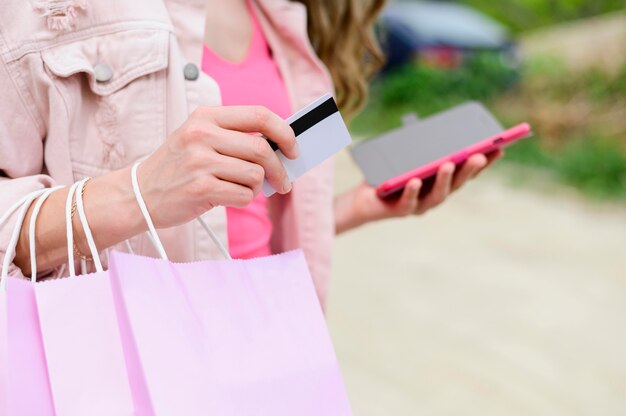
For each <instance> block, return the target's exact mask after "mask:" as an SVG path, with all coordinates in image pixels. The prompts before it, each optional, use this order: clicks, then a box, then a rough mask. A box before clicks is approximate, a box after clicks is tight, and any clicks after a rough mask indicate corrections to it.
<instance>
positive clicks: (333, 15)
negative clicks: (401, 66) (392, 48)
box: [297, 0, 386, 118]
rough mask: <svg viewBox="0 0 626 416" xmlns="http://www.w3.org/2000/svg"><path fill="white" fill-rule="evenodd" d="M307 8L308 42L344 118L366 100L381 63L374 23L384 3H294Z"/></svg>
mask: <svg viewBox="0 0 626 416" xmlns="http://www.w3.org/2000/svg"><path fill="white" fill-rule="evenodd" d="M297 1H299V2H301V3H303V4H304V5H306V7H307V11H308V31H309V37H310V39H311V43H312V44H313V47H314V48H315V51H316V52H317V54H318V56H319V57H320V59H321V60H322V61H323V62H324V63H325V64H326V66H327V67H328V69H329V70H330V73H331V75H332V78H333V82H334V84H335V89H336V94H337V103H338V105H339V107H340V108H341V110H342V112H343V113H344V116H346V117H348V118H349V117H351V116H353V115H355V114H356V113H357V112H358V111H359V110H360V109H361V108H362V107H363V105H364V104H365V102H366V101H367V95H368V92H369V81H370V78H371V77H372V76H373V75H374V74H375V73H376V71H377V70H378V69H380V67H381V66H382V64H383V63H384V56H383V53H382V51H381V49H380V45H379V44H378V41H377V39H376V36H375V34H374V24H375V22H376V19H377V17H378V14H379V13H380V10H381V9H382V8H383V6H384V5H385V3H386V0H297Z"/></svg>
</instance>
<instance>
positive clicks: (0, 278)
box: [0, 189, 46, 290]
mask: <svg viewBox="0 0 626 416" xmlns="http://www.w3.org/2000/svg"><path fill="white" fill-rule="evenodd" d="M44 192H46V189H39V190H37V191H33V192H31V193H29V194H28V195H26V196H24V197H23V198H22V199H20V200H19V201H18V202H16V203H15V204H13V205H11V207H10V208H9V210H8V211H7V212H5V213H4V215H3V216H2V217H0V225H2V224H4V223H5V222H7V220H8V219H9V217H11V215H13V213H14V212H15V211H17V210H18V209H19V210H20V211H19V214H18V217H17V221H16V223H15V227H13V233H12V234H11V239H10V240H9V244H8V245H7V249H6V252H5V254H4V260H3V262H2V274H0V290H6V288H7V279H8V277H9V264H10V262H11V258H12V257H13V256H14V255H15V249H16V247H17V241H18V240H19V238H20V231H21V230H22V225H24V218H26V212H27V211H28V208H30V204H32V203H33V201H34V200H35V199H36V198H37V197H39V196H40V195H41V194H43V193H44Z"/></svg>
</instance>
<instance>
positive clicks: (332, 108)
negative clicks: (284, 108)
mask: <svg viewBox="0 0 626 416" xmlns="http://www.w3.org/2000/svg"><path fill="white" fill-rule="evenodd" d="M337 112H339V108H337V104H336V103H335V100H334V99H333V97H330V98H329V99H328V100H326V101H324V102H323V103H321V104H320V105H318V106H317V107H315V108H314V109H313V110H311V111H309V112H308V113H306V114H303V115H302V117H300V118H299V119H297V120H294V121H292V122H291V124H290V126H291V128H292V129H293V132H294V133H295V134H296V137H298V136H299V135H301V134H302V133H304V132H305V131H307V130H308V129H310V128H311V127H313V126H315V125H316V124H318V123H319V122H321V121H322V120H325V119H327V118H328V117H330V116H332V115H333V114H335V113H337ZM268 141H269V143H270V146H272V149H274V150H278V146H277V145H276V143H274V142H273V141H271V140H268Z"/></svg>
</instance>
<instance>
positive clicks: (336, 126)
mask: <svg viewBox="0 0 626 416" xmlns="http://www.w3.org/2000/svg"><path fill="white" fill-rule="evenodd" d="M286 121H287V122H288V123H289V125H290V126H291V128H292V129H293V131H294V133H295V134H296V141H297V142H298V147H299V149H300V156H299V157H298V158H297V159H295V160H291V159H287V158H286V157H285V156H284V155H283V153H282V152H281V151H280V150H278V148H277V147H276V145H275V144H274V143H272V142H271V141H270V144H271V145H272V148H273V149H274V150H276V154H277V155H278V158H279V159H280V161H281V162H282V164H283V165H284V166H285V170H286V171H287V175H288V176H289V180H291V182H294V181H295V180H296V179H298V178H299V177H300V176H302V175H304V174H305V173H306V172H308V171H309V170H311V169H312V168H314V167H315V166H317V165H319V164H320V163H322V162H323V161H325V160H326V159H328V158H329V157H331V156H332V155H334V154H336V153H337V152H339V151H340V150H341V149H343V148H345V147H346V146H348V145H349V144H350V143H351V142H352V138H351V137H350V133H349V132H348V128H347V127H346V123H345V122H344V121H343V118H342V117H341V114H340V113H339V108H337V103H335V100H334V99H333V97H332V95H330V94H324V95H323V96H321V97H320V98H318V99H317V100H315V101H313V102H312V103H311V104H309V105H307V106H306V107H304V108H303V109H302V110H300V111H298V112H296V113H295V114H293V115H292V116H290V117H289V118H287V120H286ZM274 193H276V190H275V189H274V188H273V187H272V185H270V184H269V182H268V181H267V179H266V180H265V183H264V184H263V194H264V195H265V196H271V195H273V194H274Z"/></svg>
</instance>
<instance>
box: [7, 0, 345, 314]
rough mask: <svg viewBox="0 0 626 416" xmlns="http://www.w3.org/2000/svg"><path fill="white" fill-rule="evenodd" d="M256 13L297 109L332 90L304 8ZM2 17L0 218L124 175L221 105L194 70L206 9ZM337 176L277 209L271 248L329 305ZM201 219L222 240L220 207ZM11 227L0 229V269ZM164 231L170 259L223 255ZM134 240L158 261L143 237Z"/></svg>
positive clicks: (157, 6)
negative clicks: (305, 273)
mask: <svg viewBox="0 0 626 416" xmlns="http://www.w3.org/2000/svg"><path fill="white" fill-rule="evenodd" d="M254 7H255V8H256V9H255V10H256V12H257V15H258V16H259V21H260V23H261V25H262V27H263V30H264V32H265V35H266V36H267V40H268V43H269V44H270V46H271V48H272V51H273V54H274V57H275V59H276V62H277V64H278V66H279V68H280V70H281V73H282V75H283V77H284V80H285V83H286V85H287V89H288V91H289V94H290V98H291V102H292V106H293V107H294V110H297V109H299V108H302V107H303V106H305V105H306V104H308V103H309V102H310V101H311V100H313V99H315V98H316V97H318V96H320V95H322V94H323V93H325V92H327V91H329V90H332V80H331V77H330V76H329V73H328V70H327V69H326V67H325V66H324V65H323V64H322V63H321V62H320V60H319V59H318V58H317V56H316V55H315V53H314V51H313V48H312V47H311V45H310V42H309V39H308V36H307V27H306V22H307V17H306V9H305V7H304V6H303V5H302V4H300V3H295V2H290V1H288V0H255V2H254ZM1 8H2V10H1V13H0V91H2V98H1V100H0V214H1V213H3V212H4V211H5V210H6V209H7V208H8V207H9V206H10V205H11V204H13V203H14V202H15V201H17V200H18V199H19V198H20V197H22V196H23V195H25V194H27V193H29V192H31V191H33V190H36V189H41V188H43V187H51V186H54V185H58V184H63V185H69V184H71V183H73V182H74V181H76V180H78V179H81V178H83V177H86V176H97V175H102V174H104V173H106V172H109V171H111V170H115V169H118V168H121V167H124V166H128V165H130V164H132V163H133V162H134V161H136V160H138V159H139V158H142V157H145V156H146V155H149V154H150V153H151V152H152V151H153V150H154V149H155V148H157V147H158V146H159V145H160V144H161V143H162V142H163V141H164V140H165V138H166V137H167V136H168V134H170V133H171V132H172V131H173V130H174V129H176V128H177V127H178V126H180V125H181V124H182V123H183V122H184V121H185V120H186V118H187V117H188V115H189V114H190V113H191V112H192V111H193V110H194V109H195V108H196V107H198V106H217V105H220V92H219V87H218V85H217V84H216V83H215V82H214V81H213V80H212V79H210V78H209V77H208V76H206V75H205V74H204V73H202V71H195V69H197V68H199V67H200V60H201V54H202V45H203V40H204V36H203V35H204V21H205V16H206V12H208V11H207V10H206V7H205V2H204V1H203V0H131V1H129V0H7V1H3V2H2V6H1ZM194 65H195V67H194ZM196 72H197V78H196ZM332 178H333V162H332V161H328V162H326V163H324V164H323V165H322V166H320V167H318V168H316V169H314V170H313V171H312V172H310V173H309V174H307V175H305V176H304V177H302V178H301V179H299V180H298V181H297V182H296V183H295V184H294V188H293V191H292V192H291V193H290V194H288V195H286V196H276V197H273V198H272V199H271V202H270V211H271V215H272V219H273V221H274V239H273V241H272V247H273V250H274V251H275V252H282V251H286V250H291V249H295V248H302V249H304V251H305V254H306V257H307V260H308V263H309V266H310V269H311V272H312V275H313V278H314V281H315V286H316V288H317V291H318V295H319V297H320V300H321V302H322V304H323V303H324V299H325V295H326V292H327V288H328V280H329V276H330V262H331V246H332V239H333V236H334V219H333V186H332V183H333V180H332ZM203 218H204V219H205V220H206V221H207V222H208V223H209V224H210V226H211V227H212V228H213V230H214V231H215V232H216V234H218V236H219V237H220V238H221V239H222V241H224V242H226V241H225V240H226V217H225V210H224V208H215V209H212V210H211V211H209V212H207V213H206V214H205V215H204V216H203ZM59 221H64V219H63V218H59ZM13 226H14V221H10V222H9V223H7V224H6V225H4V226H2V227H1V228H0V260H1V259H2V258H3V257H4V253H5V251H6V246H7V244H8V240H9V236H10V233H11V231H12V228H13ZM159 234H160V235H161V236H162V239H163V242H164V245H165V247H166V249H167V250H168V253H169V255H170V258H171V259H173V260H175V261H191V260H200V259H208V258H219V252H218V251H217V249H216V248H215V247H214V245H213V243H212V242H211V240H210V239H209V238H208V237H207V236H206V235H205V233H204V231H203V230H202V228H200V227H199V226H198V225H197V222H196V221H194V222H192V223H189V224H186V225H184V226H181V227H176V228H173V229H166V230H160V232H159ZM130 243H131V245H132V247H133V249H134V251H135V252H136V253H140V254H144V255H150V256H155V255H156V252H155V251H154V249H153V248H152V247H151V245H150V243H149V241H148V240H147V239H146V238H145V236H137V237H135V238H133V239H132V240H131V241H130ZM123 247H124V246H123V245H122V246H120V247H119V248H120V249H122V250H123ZM11 268H12V269H11V273H12V274H13V275H15V276H21V275H22V273H21V271H20V270H19V269H18V268H17V267H16V266H15V265H12V266H11Z"/></svg>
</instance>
